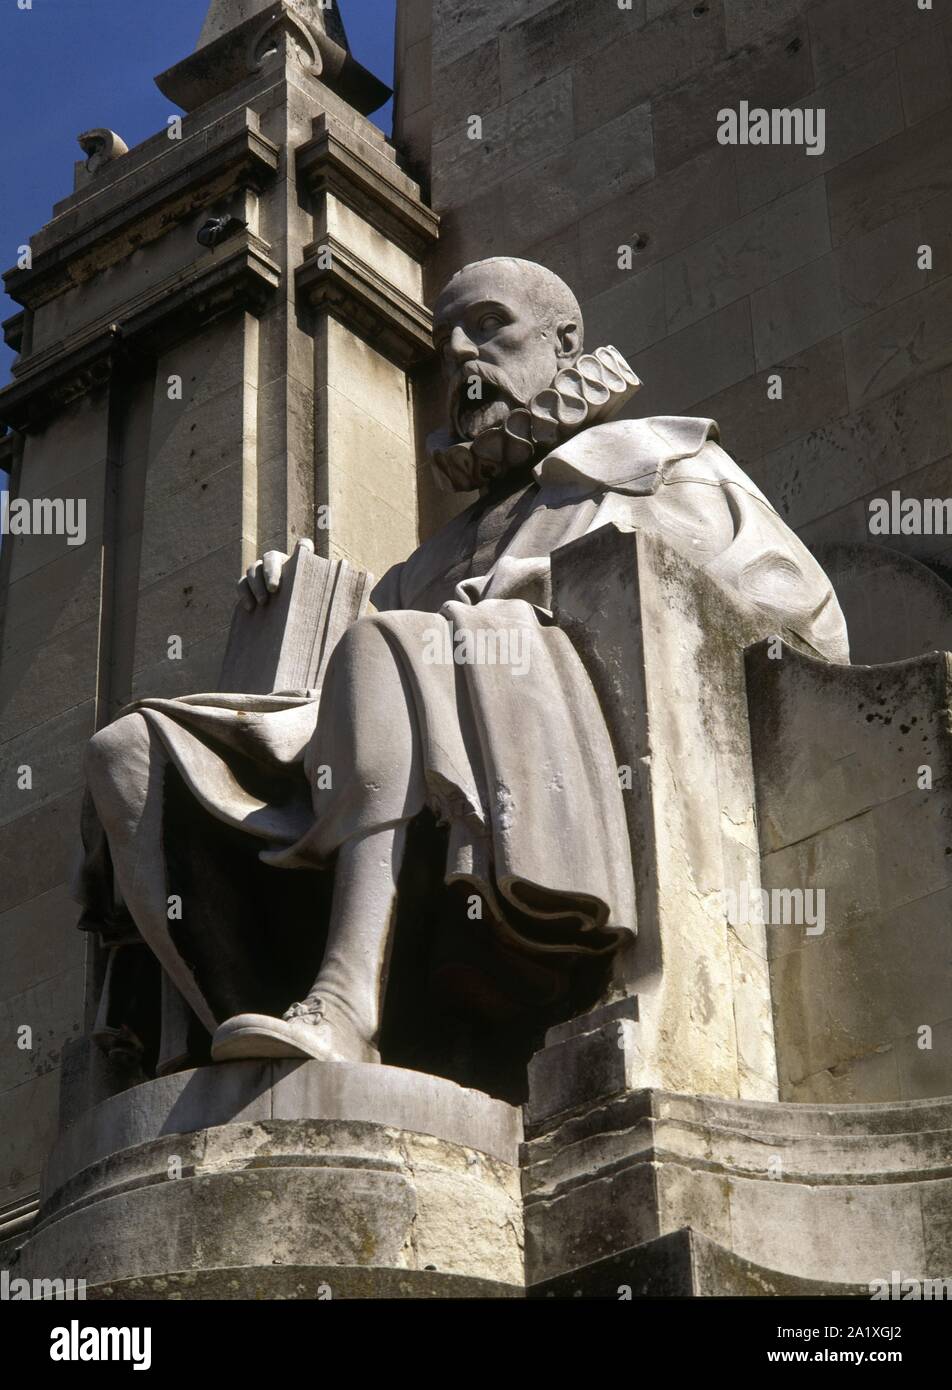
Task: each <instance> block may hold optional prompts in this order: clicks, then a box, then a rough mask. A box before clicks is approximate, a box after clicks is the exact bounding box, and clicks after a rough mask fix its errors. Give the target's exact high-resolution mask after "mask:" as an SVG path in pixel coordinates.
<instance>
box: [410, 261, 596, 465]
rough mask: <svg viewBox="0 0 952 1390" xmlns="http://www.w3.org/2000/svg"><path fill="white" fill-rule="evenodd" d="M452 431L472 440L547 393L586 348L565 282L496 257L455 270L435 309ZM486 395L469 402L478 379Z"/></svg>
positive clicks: (540, 268)
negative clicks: (520, 407)
mask: <svg viewBox="0 0 952 1390" xmlns="http://www.w3.org/2000/svg"><path fill="white" fill-rule="evenodd" d="M434 334H435V340H436V345H437V350H438V352H439V353H440V358H441V363H442V367H443V374H444V377H445V378H446V381H447V383H448V387H449V409H450V417H451V423H452V426H453V428H454V431H455V432H456V433H457V434H459V435H460V436H461V437H463V438H473V437H474V436H475V435H476V434H478V433H479V431H480V430H482V429H486V428H487V427H488V426H489V425H492V424H496V423H498V421H499V420H500V419H502V418H504V417H505V415H506V414H507V413H508V412H509V410H511V409H512V408H513V406H516V405H524V404H525V403H526V402H527V401H529V400H531V398H532V397H533V396H534V395H536V394H537V393H538V392H539V391H542V390H544V389H545V388H546V387H547V386H548V385H550V383H551V382H552V379H553V377H554V376H555V375H556V373H557V372H558V371H560V370H561V369H562V368H563V367H567V366H571V365H572V363H574V362H575V361H576V360H577V359H578V357H579V354H580V353H581V350H582V313H581V310H580V309H579V306H578V300H577V299H576V298H575V295H574V294H573V293H572V291H571V290H570V289H569V287H568V285H567V284H566V283H565V281H564V280H561V279H560V278H559V276H558V275H556V274H555V273H554V272H553V271H551V270H548V269H547V268H546V267H545V266H542V265H537V264H536V263H535V262H534V261H522V260H517V259H516V258H515V257H511V256H496V257H493V258H492V259H491V260H486V261H475V262H474V263H473V264H472V265H467V266H464V267H463V269H462V270H460V271H458V272H457V273H456V274H455V275H454V276H453V278H452V279H451V280H450V281H449V283H448V284H447V285H446V287H445V288H444V289H443V291H442V293H441V294H440V296H439V298H438V299H437V301H436V307H435V309H434ZM474 379H475V380H478V381H479V382H480V388H481V390H482V395H481V396H480V397H479V398H478V399H472V396H473V391H472V389H471V383H472V381H473V380H474Z"/></svg>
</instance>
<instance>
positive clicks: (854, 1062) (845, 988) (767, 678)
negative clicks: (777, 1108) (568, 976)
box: [748, 647, 952, 1101]
mask: <svg viewBox="0 0 952 1390" xmlns="http://www.w3.org/2000/svg"><path fill="white" fill-rule="evenodd" d="M748 669H749V672H750V682H751V684H750V709H751V719H752V724H751V737H752V743H753V748H754V765H755V769H756V775H757V796H758V823H759V826H760V836H761V844H762V848H763V854H764V861H763V863H764V886H765V887H766V888H768V889H770V890H776V891H786V892H788V893H789V892H790V891H794V892H797V891H801V892H802V891H804V890H812V891H814V892H817V891H819V890H822V892H823V894H824V903H823V909H822V922H820V923H819V924H818V925H820V926H822V930H817V927H816V925H815V926H813V927H812V929H811V927H809V926H806V925H804V926H796V925H780V924H778V925H775V926H774V927H771V928H768V931H767V941H768V946H769V948H770V953H771V957H772V960H771V987H772V991H773V998H774V1019H775V1024H776V1029H777V1048H778V1064H779V1068H780V1075H781V1095H783V1096H784V1097H787V1098H790V1099H797V1100H808V1099H817V1100H820V1099H826V1098H830V1099H834V1098H835V1099H836V1100H850V1101H853V1100H856V1101H862V1100H868V1101H873V1100H875V1101H885V1100H897V1099H906V1098H918V1097H920V1096H923V1095H925V1094H932V1095H941V1094H946V1093H947V1092H948V1089H949V1085H950V1081H952V1051H950V1041H949V1029H948V1026H947V1025H948V1022H949V1019H950V1009H949V1004H948V997H947V992H946V991H945V990H944V989H943V987H942V983H941V982H942V979H943V977H944V967H943V965H942V961H943V959H944V957H945V954H946V953H947V943H946V929H945V922H946V912H947V906H946V903H947V899H948V896H949V892H950V890H952V856H950V854H949V848H948V846H949V839H950V836H949V824H950V820H952V806H950V803H949V791H948V786H949V766H950V760H952V748H950V746H949V737H948V730H947V721H948V708H949V700H950V692H949V667H948V658H947V657H946V656H942V655H939V654H934V655H932V656H929V657H922V658H919V659H918V660H916V661H908V662H902V663H897V664H895V665H892V666H879V667H877V666H863V667H843V666H836V665H824V664H822V663H819V662H814V661H811V660H809V659H808V658H805V657H801V656H798V655H797V654H796V653H794V652H791V651H788V650H785V651H784V653H783V659H782V660H779V661H777V660H774V661H771V660H770V659H769V657H768V656H767V654H766V652H765V650H764V649H763V648H762V647H761V648H756V649H754V650H753V651H752V652H751V653H750V654H749V656H748ZM924 769H926V770H927V774H928V786H926V785H925V784H924V782H923V770H924ZM813 920H814V921H816V912H814V914H813ZM924 1025H928V1027H929V1028H930V1029H932V1030H933V1033H932V1034H931V1037H930V1036H926V1035H923V1034H922V1032H921V1030H922V1028H923V1026H924ZM923 1037H925V1043H924V1042H923ZM915 1047H917V1048H918V1049H919V1052H918V1065H916V1061H917V1059H916V1053H915V1051H913V1050H912V1049H913V1048H915ZM899 1048H903V1049H904V1058H905V1061H904V1066H903V1068H902V1069H900V1070H897V1069H896V1068H892V1069H887V1070H885V1071H884V1070H883V1067H881V1066H879V1065H878V1064H877V1065H875V1066H874V1067H873V1068H872V1070H870V1069H869V1068H866V1069H864V1068H863V1067H862V1066H860V1065H858V1064H859V1063H862V1062H863V1061H864V1060H865V1059H867V1058H869V1057H870V1055H871V1054H878V1055H881V1054H888V1053H890V1052H892V1051H893V1050H894V1049H899ZM887 1060H888V1059H887ZM924 1068H926V1070H923V1069H924Z"/></svg>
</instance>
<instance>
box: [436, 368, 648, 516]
mask: <svg viewBox="0 0 952 1390" xmlns="http://www.w3.org/2000/svg"><path fill="white" fill-rule="evenodd" d="M473 377H479V379H480V381H481V382H482V398H481V399H480V400H478V401H471V400H469V398H468V394H467V388H468V386H469V383H470V382H471V381H472V379H473ZM640 385H641V382H640V381H639V380H638V378H637V376H635V373H634V372H633V371H632V370H631V368H630V367H629V365H628V363H627V362H626V361H625V359H624V358H623V357H622V355H621V353H620V352H618V351H617V349H615V348H613V347H600V348H596V349H595V351H594V352H590V353H585V354H583V356H581V357H579V358H578V360H577V361H576V362H575V363H574V365H573V366H571V367H564V368H563V369H562V370H561V371H559V372H556V374H555V377H554V379H553V381H552V384H551V385H550V386H547V387H546V388H545V389H544V390H542V391H538V392H536V394H535V395H534V396H532V398H531V399H530V400H528V401H522V400H520V399H519V392H518V390H516V388H515V387H514V386H513V384H512V382H511V381H510V379H509V378H508V377H507V375H506V373H505V372H504V371H502V370H501V369H500V368H498V367H493V366H491V365H490V364H489V363H486V362H470V363H468V364H467V366H466V367H464V368H463V369H462V370H461V371H460V372H459V374H458V375H457V377H456V379H455V380H454V381H453V382H452V383H451V386H450V392H449V408H450V409H449V414H450V430H438V431H437V432H436V433H435V434H432V435H431V436H430V438H429V439H428V440H427V450H428V453H429V455H430V460H431V462H432V464H433V467H434V469H435V472H436V477H437V480H438V482H439V484H440V486H441V487H445V488H448V489H450V490H451V491H453V492H471V491H473V489H475V488H482V487H488V486H490V485H491V484H492V483H493V481H494V480H495V479H497V478H500V477H501V476H502V475H503V474H505V473H508V472H509V471H510V470H511V469H513V468H528V467H531V466H533V465H534V464H535V463H536V462H538V460H539V459H541V458H542V457H544V456H545V454H547V453H548V452H549V451H550V450H551V449H554V448H555V447H556V445H558V444H561V443H563V442H564V441H565V440H566V439H570V438H571V437H572V436H573V435H574V434H578V432H579V431H580V430H583V429H587V428H588V427H589V426H591V425H597V424H601V423H602V422H603V421H605V420H610V419H612V417H613V416H615V415H617V413H618V412H619V411H620V410H621V409H622V407H623V406H624V405H625V404H626V403H627V402H628V401H629V400H630V398H631V397H632V396H633V395H634V393H635V392H636V391H637V390H638V388H639V386H640Z"/></svg>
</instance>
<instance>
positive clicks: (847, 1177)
mask: <svg viewBox="0 0 952 1390" xmlns="http://www.w3.org/2000/svg"><path fill="white" fill-rule="evenodd" d="M950 1134H952V1130H950V1114H949V1108H948V1103H947V1102H946V1101H930V1102H925V1101H910V1102H908V1103H906V1104H902V1105H888V1106H887V1105H879V1106H863V1105H842V1106H834V1107H830V1106H828V1105H809V1104H779V1105H778V1104H756V1103H750V1102H748V1103H743V1102H737V1101H730V1100H713V1099H709V1098H703V1097H693V1096H690V1097H689V1096H681V1095H670V1094H665V1093H663V1092H658V1091H654V1092H648V1091H642V1092H637V1093H634V1094H631V1095H628V1096H625V1097H622V1098H618V1099H615V1100H611V1101H608V1102H607V1103H602V1104H600V1105H595V1106H592V1107H590V1108H589V1109H588V1110H587V1111H584V1112H580V1113H577V1114H574V1115H572V1116H571V1117H570V1118H567V1119H563V1120H562V1121H561V1122H556V1123H555V1124H554V1125H552V1126H551V1127H550V1128H548V1129H547V1130H545V1131H544V1132H540V1133H537V1134H536V1136H535V1137H534V1138H532V1139H531V1140H530V1142H529V1143H528V1144H527V1147H526V1155H525V1158H526V1171H525V1184H526V1280H527V1283H528V1285H529V1288H530V1290H532V1291H533V1292H534V1293H538V1294H541V1295H543V1296H544V1295H545V1293H547V1292H552V1293H553V1294H555V1295H556V1296H558V1294H559V1291H560V1290H565V1289H570V1288H571V1287H573V1284H574V1287H576V1288H578V1289H579V1291H580V1292H581V1291H585V1290H590V1291H591V1292H593V1293H598V1294H600V1295H601V1296H608V1297H612V1296H613V1297H615V1298H618V1297H619V1286H620V1285H624V1284H632V1285H634V1286H635V1288H633V1292H634V1291H636V1289H640V1291H642V1292H645V1293H649V1294H652V1293H654V1294H657V1293H661V1292H676V1291H680V1292H682V1293H687V1292H692V1293H695V1294H697V1293H702V1292H707V1293H722V1294H723V1293H727V1292H734V1293H742V1294H747V1295H751V1294H753V1295H756V1296H764V1295H771V1294H778V1293H784V1292H786V1293H792V1292H800V1293H815V1294H826V1295H829V1294H833V1293H836V1292H841V1293H842V1292H847V1291H849V1292H851V1293H855V1294H861V1293H865V1296H866V1297H869V1293H870V1289H869V1283H870V1281H871V1280H873V1279H886V1280H887V1282H888V1280H889V1279H890V1277H891V1271H892V1270H893V1269H895V1268H900V1267H901V1268H902V1270H903V1271H904V1273H905V1274H908V1275H912V1276H913V1277H918V1278H920V1279H921V1278H944V1277H946V1276H945V1275H944V1274H943V1270H944V1269H947V1268H948V1267H949V1259H950V1251H949V1247H948V1223H947V1222H946V1221H945V1219H944V1216H943V1213H944V1209H945V1205H946V1203H947V1194H946V1192H945V1188H946V1186H947V1180H946V1179H945V1177H944V1172H945V1165H946V1164H947V1163H948V1160H949V1144H950ZM900 1175H901V1180H897V1178H899V1177H900ZM636 1193H637V1194H638V1195H637V1197H635V1196H634V1194H636ZM626 1198H627V1199H628V1200H626ZM606 1210H607V1211H609V1212H611V1214H612V1215H611V1219H610V1220H609V1222H607V1223H606V1222H605V1220H604V1216H603V1213H604V1212H605V1211H606ZM924 1217H925V1218H926V1228H927V1229H928V1227H929V1225H930V1224H931V1223H933V1222H938V1225H937V1226H935V1227H934V1230H935V1232H936V1234H935V1235H934V1236H933V1237H931V1238H930V1239H928V1240H927V1239H926V1238H924V1236H923V1218H924ZM688 1226H690V1227H691V1228H692V1230H693V1232H694V1233H696V1235H697V1236H700V1237H701V1247H700V1248H701V1249H702V1250H704V1249H705V1248H707V1249H708V1257H707V1258H708V1260H709V1263H707V1265H706V1268H705V1266H703V1265H702V1266H701V1268H697V1267H696V1270H695V1275H694V1281H689V1280H687V1277H686V1275H685V1274H683V1273H679V1272H678V1271H679V1268H681V1267H680V1266H679V1265H678V1264H677V1263H674V1264H673V1268H672V1261H671V1259H670V1257H668V1253H667V1252H669V1251H671V1247H672V1243H674V1245H675V1249H676V1248H677V1246H676V1242H675V1236H676V1234H677V1233H678V1232H680V1231H682V1230H683V1228H685V1227H688ZM652 1227H653V1234H648V1235H644V1234H642V1232H644V1231H646V1230H651V1228H652ZM633 1234H634V1235H635V1239H632V1236H633ZM665 1236H667V1237H668V1238H669V1243H668V1245H667V1246H663V1245H662V1244H661V1243H660V1242H659V1243H658V1244H657V1245H656V1246H655V1247H654V1249H652V1247H650V1246H649V1247H648V1249H646V1250H641V1251H639V1250H638V1249H637V1248H635V1249H632V1248H631V1246H632V1245H634V1246H636V1247H637V1246H638V1245H639V1244H642V1243H643V1242H646V1241H657V1240H658V1237H662V1238H663V1237H665ZM682 1238H683V1237H682ZM708 1242H710V1243H711V1246H710V1247H708V1245H707V1243H708ZM894 1253H895V1258H893V1254H894ZM599 1262H601V1263H599ZM626 1263H627V1267H628V1269H629V1270H630V1271H631V1275H630V1276H629V1277H627V1278H626V1277H625V1267H626ZM589 1266H594V1268H593V1269H591V1270H590V1269H589V1268H588V1267H589ZM702 1271H703V1272H702ZM611 1280H614V1286H612V1284H611V1282H610V1281H611ZM673 1280H683V1281H685V1283H686V1284H687V1285H688V1286H687V1287H684V1285H683V1284H682V1287H681V1288H680V1290H678V1289H677V1286H676V1285H675V1286H672V1282H671V1281H673ZM546 1281H549V1282H548V1283H547V1282H546ZM556 1281H560V1282H556ZM708 1281H709V1282H708ZM606 1286H607V1287H606ZM837 1286H839V1287H837ZM849 1286H852V1287H849Z"/></svg>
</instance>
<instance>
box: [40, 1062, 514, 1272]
mask: <svg viewBox="0 0 952 1390" xmlns="http://www.w3.org/2000/svg"><path fill="white" fill-rule="evenodd" d="M360 1073H365V1075H361V1074H360ZM287 1109H293V1111H294V1115H293V1118H282V1115H281V1112H282V1111H285V1110H287ZM338 1112H343V1114H339V1113H338ZM401 1117H402V1119H403V1121H404V1123H403V1124H401V1123H400V1118H401ZM215 1120H217V1121H218V1122H219V1123H218V1125H217V1126H216V1127H212V1128H209V1127H208V1124H209V1121H213V1122H214V1121H215ZM407 1125H409V1126H411V1127H410V1128H407ZM416 1125H419V1126H420V1128H416V1127H415V1126H416ZM424 1126H425V1128H424ZM462 1134H466V1135H467V1136H468V1138H469V1139H470V1140H471V1141H476V1142H475V1143H471V1144H461V1143H460V1142H459V1138H458V1137H457V1136H459V1135H462ZM518 1136H519V1117H518V1112H517V1111H515V1110H513V1109H512V1108H511V1107H509V1106H506V1105H503V1104H502V1103H500V1102H494V1101H491V1100H489V1099H488V1098H487V1097H485V1096H481V1095H479V1094H477V1093H475V1092H466V1091H464V1090H462V1089H461V1088H459V1087H457V1086H454V1085H452V1083H449V1082H445V1081H441V1080H438V1079H437V1078H435V1077H423V1076H419V1075H416V1074H414V1073H412V1072H405V1071H392V1072H388V1070H387V1069H384V1068H379V1067H365V1068H362V1067H354V1068H347V1067H346V1066H345V1067H343V1068H342V1069H339V1068H334V1067H333V1066H332V1067H330V1068H328V1067H327V1066H326V1064H323V1065H321V1066H317V1065H316V1064H313V1063H312V1064H305V1065H304V1066H303V1067H300V1066H295V1065H294V1064H289V1063H282V1064H279V1065H276V1066H272V1065H271V1064H257V1063H238V1064H231V1065H229V1066H218V1067H215V1068H213V1069H212V1068H209V1069H205V1070H200V1071H198V1072H191V1073H186V1074H181V1073H180V1074H178V1075H176V1076H173V1077H167V1078H165V1079H163V1080H160V1081H154V1082H149V1083H147V1084H146V1085H144V1086H139V1087H135V1088H133V1089H132V1090H130V1091H126V1092H124V1093H123V1094H121V1095H118V1096H114V1097H112V1099H111V1100H109V1101H106V1102H104V1103H102V1104H101V1105H99V1106H98V1107H95V1108H94V1109H93V1110H92V1111H89V1112H87V1114H86V1115H84V1116H81V1117H80V1118H79V1119H78V1120H77V1121H76V1122H75V1123H74V1125H73V1126H72V1127H71V1128H70V1129H69V1130H68V1131H67V1132H66V1134H65V1135H64V1137H63V1138H62V1140H61V1142H60V1145H59V1147H58V1149H57V1151H56V1154H55V1155H54V1158H53V1160H52V1163H51V1166H50V1169H49V1171H48V1173H47V1176H46V1181H45V1188H44V1191H45V1205H44V1208H43V1221H42V1224H41V1226H40V1227H39V1228H38V1229H37V1231H36V1233H35V1234H34V1235H33V1237H32V1239H31V1241H30V1242H29V1244H28V1245H27V1247H26V1249H25V1250H24V1251H23V1252H22V1253H21V1256H20V1259H19V1262H18V1265H17V1268H18V1269H19V1270H23V1271H26V1270H27V1269H32V1268H36V1269H40V1268H43V1269H49V1268H54V1267H55V1268H57V1269H63V1270H71V1271H73V1275H72V1277H83V1278H88V1279H89V1280H90V1281H91V1282H92V1283H95V1284H103V1283H108V1282H110V1281H112V1280H118V1279H130V1278H144V1277H148V1276H161V1275H163V1274H165V1273H167V1272H169V1271H183V1272H184V1271H196V1272H200V1271H214V1270H216V1269H219V1268H220V1269H224V1270H227V1269H230V1268H231V1267H233V1266H246V1267H248V1266H251V1267H256V1266H257V1267H263V1268H267V1267H269V1266H271V1265H275V1264H277V1265H295V1266H302V1267H307V1268H313V1267H315V1266H316V1267H321V1268H323V1267H331V1268H332V1267H334V1266H338V1265H343V1266H353V1265H360V1266H364V1267H367V1268H383V1269H391V1270H396V1269H413V1270H424V1269H434V1270H438V1271H440V1272H443V1273H449V1274H453V1275H457V1276H462V1277H467V1278H471V1279H472V1278H477V1279H479V1278H483V1279H489V1280H493V1281H498V1282H500V1283H503V1284H505V1285H510V1286H511V1285H521V1283H522V1250H521V1204H520V1200H519V1197H520V1194H519V1177H518V1170H517V1169H516V1168H515V1167H513V1161H514V1160H515V1158H516V1154H517V1140H518ZM484 1141H485V1142H488V1143H489V1145H490V1146H492V1147H496V1148H502V1149H504V1150H505V1151H506V1152H507V1154H508V1159H509V1161H506V1160H505V1159H503V1158H501V1157H496V1156H495V1155H494V1154H492V1153H490V1152H487V1151H486V1150H485V1149H484V1148H480V1147H479V1144H480V1143H482V1142H484ZM147 1233H151V1235H148V1234H147ZM67 1277H69V1276H67ZM329 1282H330V1283H331V1287H332V1290H333V1276H332V1275H329ZM332 1296H333V1293H332Z"/></svg>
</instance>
